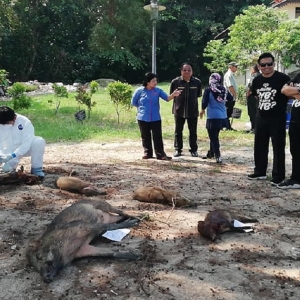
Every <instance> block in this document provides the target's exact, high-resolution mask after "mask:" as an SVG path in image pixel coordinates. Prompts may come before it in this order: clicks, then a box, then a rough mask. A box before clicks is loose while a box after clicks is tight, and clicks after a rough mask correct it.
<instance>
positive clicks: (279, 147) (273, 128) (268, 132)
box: [254, 115, 286, 181]
mask: <svg viewBox="0 0 300 300" xmlns="http://www.w3.org/2000/svg"><path fill="white" fill-rule="evenodd" d="M285 119H286V117H285V115H284V116H280V117H275V118H262V117H261V116H259V115H257V116H256V128H255V137H254V162H255V168H254V173H255V174H259V175H266V172H267V167H268V153H269V141H270V138H271V142H272V147H273V170H272V177H273V179H274V180H279V181H280V180H284V178H285V152H284V151H285V137H286V129H285V122H286V120H285Z"/></svg>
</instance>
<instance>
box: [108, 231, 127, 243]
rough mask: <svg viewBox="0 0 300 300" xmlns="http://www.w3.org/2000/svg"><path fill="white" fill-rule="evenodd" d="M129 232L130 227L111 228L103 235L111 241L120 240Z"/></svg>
mask: <svg viewBox="0 0 300 300" xmlns="http://www.w3.org/2000/svg"><path fill="white" fill-rule="evenodd" d="M129 232H130V229H128V228H123V229H116V230H109V231H106V232H105V233H103V234H102V236H103V237H105V238H107V239H109V240H111V241H115V242H120V241H122V240H123V238H124V237H125V236H126V235H127V234H128V233H129Z"/></svg>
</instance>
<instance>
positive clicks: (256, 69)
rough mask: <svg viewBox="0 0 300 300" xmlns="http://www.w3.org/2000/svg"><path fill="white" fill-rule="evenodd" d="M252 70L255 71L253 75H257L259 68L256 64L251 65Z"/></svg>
mask: <svg viewBox="0 0 300 300" xmlns="http://www.w3.org/2000/svg"><path fill="white" fill-rule="evenodd" d="M252 68H253V70H254V71H255V73H259V68H258V65H257V64H255V65H253V66H252Z"/></svg>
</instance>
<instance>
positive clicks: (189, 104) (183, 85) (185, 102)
mask: <svg viewBox="0 0 300 300" xmlns="http://www.w3.org/2000/svg"><path fill="white" fill-rule="evenodd" d="M176 89H178V90H180V91H182V92H181V94H180V95H179V96H178V97H175V98H174V102H173V109H172V112H173V114H174V118H175V140H174V148H175V153H174V157H178V156H181V154H182V148H183V141H182V132H183V127H184V124H185V121H186V120H187V124H188V129H189V144H190V150H189V151H190V152H191V155H192V156H193V157H198V152H197V150H198V144H197V124H198V117H199V108H198V98H199V97H200V96H201V95H202V90H201V81H200V80H199V79H198V78H196V77H194V76H193V68H192V66H191V64H189V63H183V64H182V65H181V76H179V77H177V78H175V79H173V80H172V82H171V87H170V93H173V92H174V91H175V90H176Z"/></svg>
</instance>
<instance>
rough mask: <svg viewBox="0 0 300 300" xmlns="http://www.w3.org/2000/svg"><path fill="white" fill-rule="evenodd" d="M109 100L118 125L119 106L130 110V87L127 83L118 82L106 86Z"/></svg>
mask: <svg viewBox="0 0 300 300" xmlns="http://www.w3.org/2000/svg"><path fill="white" fill-rule="evenodd" d="M107 89H108V92H109V95H110V99H111V101H112V102H113V104H114V106H115V109H116V112H117V116H118V123H119V122H120V106H122V107H123V108H125V109H130V108H131V97H132V87H131V85H129V84H128V83H122V82H120V81H116V82H111V83H110V84H109V85H108V86H107Z"/></svg>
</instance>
